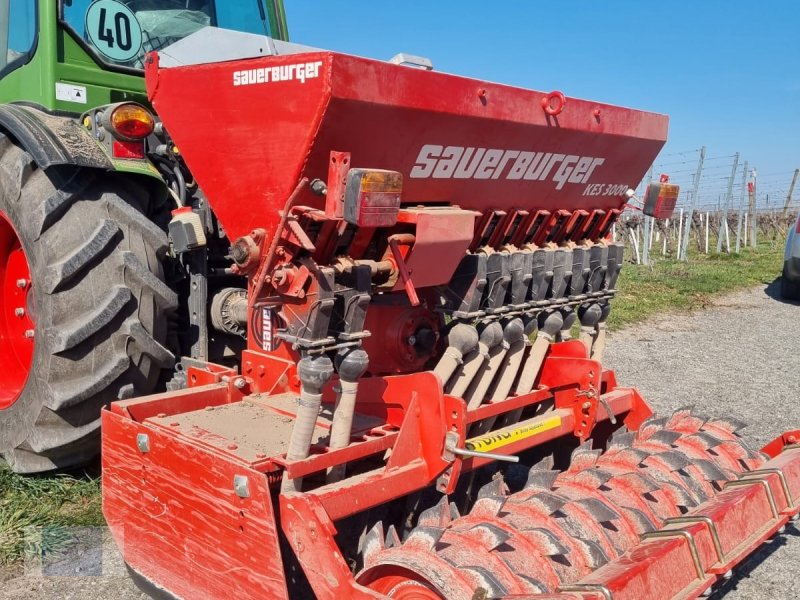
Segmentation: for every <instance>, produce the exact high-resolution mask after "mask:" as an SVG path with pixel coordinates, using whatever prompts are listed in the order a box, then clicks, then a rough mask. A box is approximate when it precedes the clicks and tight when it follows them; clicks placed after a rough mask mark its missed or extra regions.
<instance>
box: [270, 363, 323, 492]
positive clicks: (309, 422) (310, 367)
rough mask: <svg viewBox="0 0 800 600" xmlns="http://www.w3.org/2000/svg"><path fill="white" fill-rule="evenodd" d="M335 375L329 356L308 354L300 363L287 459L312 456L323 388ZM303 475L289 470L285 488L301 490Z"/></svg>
mask: <svg viewBox="0 0 800 600" xmlns="http://www.w3.org/2000/svg"><path fill="white" fill-rule="evenodd" d="M331 375H333V363H332V362H331V359H330V358H328V357H327V356H324V355H323V356H317V357H314V358H312V357H310V356H306V357H304V358H303V359H302V360H300V362H299V363H297V376H298V377H299V378H300V397H299V398H298V399H297V416H296V417H295V421H294V427H292V435H291V437H290V438H289V449H288V450H287V452H286V459H287V460H290V461H292V460H303V459H304V458H308V454H309V452H310V450H311V442H312V440H313V438H314V429H315V428H316V426H317V417H318V416H319V409H320V406H322V388H323V387H324V386H325V384H326V383H328V380H329V379H330V378H331ZM302 487H303V478H302V477H296V478H295V479H289V477H288V476H287V474H286V473H284V475H283V481H282V482H281V492H283V493H284V494H285V493H288V492H300V491H302Z"/></svg>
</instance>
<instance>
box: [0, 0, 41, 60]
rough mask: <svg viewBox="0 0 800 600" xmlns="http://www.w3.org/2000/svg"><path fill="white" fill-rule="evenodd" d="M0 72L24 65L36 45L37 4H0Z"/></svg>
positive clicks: (29, 0)
mask: <svg viewBox="0 0 800 600" xmlns="http://www.w3.org/2000/svg"><path fill="white" fill-rule="evenodd" d="M0 23H2V31H1V32H0V70H1V71H2V72H4V73H6V72H8V71H10V70H12V69H14V68H16V67H18V66H21V65H23V64H24V63H25V62H26V61H27V59H28V57H29V56H30V54H31V52H32V51H33V48H34V46H35V44H36V2H35V1H34V0H10V1H8V2H0Z"/></svg>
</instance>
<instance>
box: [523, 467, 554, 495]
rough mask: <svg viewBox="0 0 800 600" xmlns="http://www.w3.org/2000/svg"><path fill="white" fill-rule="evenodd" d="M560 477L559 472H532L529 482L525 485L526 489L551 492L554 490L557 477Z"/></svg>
mask: <svg viewBox="0 0 800 600" xmlns="http://www.w3.org/2000/svg"><path fill="white" fill-rule="evenodd" d="M558 476H559V472H558V471H539V470H531V471H530V472H529V473H528V481H527V482H526V483H525V489H535V490H542V491H550V490H551V489H553V483H555V480H556V477H558Z"/></svg>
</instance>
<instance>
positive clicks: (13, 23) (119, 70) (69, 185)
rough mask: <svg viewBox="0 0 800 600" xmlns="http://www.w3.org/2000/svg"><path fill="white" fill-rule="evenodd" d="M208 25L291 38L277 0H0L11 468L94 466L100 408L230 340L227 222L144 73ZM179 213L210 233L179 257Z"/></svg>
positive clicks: (2, 446)
mask: <svg viewBox="0 0 800 600" xmlns="http://www.w3.org/2000/svg"><path fill="white" fill-rule="evenodd" d="M206 27H217V28H221V29H229V30H236V31H240V32H245V33H250V34H258V35H259V36H264V35H266V36H269V37H270V38H272V39H275V40H286V39H287V29H286V19H285V14H284V10H283V4H282V2H281V1H279V0H275V1H273V0H226V1H225V2H222V1H221V0H219V1H214V0H94V1H90V0H58V1H53V0H38V1H34V0H0V103H2V104H0V273H1V274H2V278H1V279H0V285H2V290H0V454H2V457H3V458H4V459H5V460H6V461H7V462H8V464H9V465H10V467H11V468H12V469H13V470H14V471H16V472H18V473H37V472H43V471H49V470H54V469H65V468H70V467H74V466H78V465H81V464H83V463H85V462H87V461H89V460H91V459H92V458H93V457H94V456H96V455H97V453H98V451H99V426H100V410H101V408H102V407H103V406H105V405H107V404H108V403H109V402H112V401H114V400H116V399H118V398H129V397H134V396H140V395H144V394H148V393H151V392H153V391H156V390H158V389H159V388H161V389H164V388H165V387H166V386H167V385H180V383H177V384H175V383H174V379H175V374H176V373H177V375H178V376H179V375H180V367H181V364H180V361H179V360H178V359H179V358H180V357H183V356H186V357H188V358H187V359H186V360H190V359H191V358H192V357H194V358H197V359H207V358H209V357H211V358H218V359H219V360H224V355H225V353H226V349H229V347H230V346H232V345H235V344H236V339H235V338H236V335H235V334H236V329H235V327H228V328H227V329H226V327H225V326H223V327H220V328H218V330H214V331H211V329H212V328H211V327H210V326H209V323H208V321H209V315H208V314H207V312H208V311H207V309H206V307H207V306H208V304H210V303H211V302H210V301H211V298H212V295H213V294H214V292H215V290H219V289H222V290H227V289H236V288H229V287H225V285H226V277H227V278H230V277H231V276H230V274H229V273H228V272H227V271H226V270H225V269H224V268H219V269H215V267H214V264H213V261H214V260H215V257H219V256H223V257H224V255H225V254H226V253H227V247H228V244H227V242H226V240H225V238H224V232H223V231H221V230H220V229H219V228H218V227H215V224H214V219H213V215H211V214H210V213H208V211H207V209H204V201H203V197H202V193H201V192H200V191H199V190H197V186H196V185H195V184H194V183H193V182H192V180H191V174H190V173H189V172H188V170H186V167H185V165H184V164H183V162H182V160H181V157H180V153H179V150H178V149H177V148H175V147H174V145H173V144H171V141H170V139H169V136H168V133H167V132H166V131H165V130H164V128H163V127H162V126H161V124H160V123H159V122H158V119H157V118H156V117H155V116H154V115H153V114H152V112H151V109H150V108H149V106H148V104H147V97H146V94H145V87H144V79H143V71H142V68H143V65H144V61H145V59H146V55H147V53H148V52H150V51H153V50H159V49H162V48H165V47H167V46H170V45H172V44H174V43H175V42H179V41H181V40H184V39H186V38H188V37H190V36H191V35H193V34H195V33H197V32H199V31H200V30H201V29H204V28H206ZM199 35H201V36H202V35H203V34H199ZM260 39H263V37H261V38H260ZM181 207H182V210H183V211H187V210H188V211H190V212H191V213H192V214H193V215H197V217H199V218H202V219H203V227H204V228H205V229H206V230H207V231H208V233H209V237H210V238H212V239H209V242H208V244H207V247H205V246H204V247H203V248H200V249H199V250H195V251H193V252H184V253H183V254H180V255H178V254H176V253H175V251H174V248H173V245H172V244H171V243H170V241H169V239H168V236H167V228H168V224H169V222H170V220H171V219H172V218H173V217H172V212H173V211H175V210H176V209H179V208H181ZM215 244H216V245H215ZM216 272H218V277H217V279H216V280H214V279H213V278H212V277H211V275H212V274H215V273H216ZM209 282H211V283H209ZM228 295H231V294H230V293H229V294H228ZM179 297H180V298H181V301H180V302H179ZM178 306H181V307H187V308H182V309H180V310H179V309H178ZM239 341H241V340H239ZM215 353H216V354H215ZM209 354H210V356H209ZM171 381H173V383H170V382H171Z"/></svg>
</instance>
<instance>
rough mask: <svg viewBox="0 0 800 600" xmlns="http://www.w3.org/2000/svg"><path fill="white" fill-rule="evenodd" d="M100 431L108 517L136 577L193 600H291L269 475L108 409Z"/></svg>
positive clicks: (105, 507) (105, 508) (104, 507)
mask: <svg viewBox="0 0 800 600" xmlns="http://www.w3.org/2000/svg"><path fill="white" fill-rule="evenodd" d="M102 427H103V513H104V514H105V517H106V520H107V521H108V524H109V527H110V528H111V531H112V533H113V535H114V538H115V540H116V542H117V545H118V546H119V548H120V549H121V550H122V552H123V555H124V556H125V561H126V562H127V563H128V564H129V565H130V566H131V567H132V568H133V569H134V570H135V571H136V572H137V573H139V574H140V575H142V576H143V577H144V578H145V579H147V580H149V581H151V582H154V583H156V584H157V585H158V586H160V587H163V588H164V589H166V590H167V591H168V592H169V593H170V594H172V595H174V596H177V597H180V598H187V599H189V598H191V599H192V600H227V599H230V600H234V599H235V600H264V599H265V598H275V599H281V598H288V595H287V591H286V583H285V578H284V573H283V566H282V562H281V555H280V549H279V546H278V536H277V532H276V529H275V527H276V523H275V515H274V513H273V507H272V502H271V500H270V493H269V489H268V487H267V481H266V477H265V476H264V474H262V473H258V472H256V471H253V470H252V469H250V468H249V467H248V466H246V465H245V464H237V463H235V462H232V461H225V460H220V458H219V455H217V454H214V453H212V452H209V451H208V450H206V449H202V448H200V447H198V446H194V445H192V444H188V443H186V441H185V440H181V439H180V438H178V437H177V436H174V435H169V432H164V431H163V430H162V429H160V428H159V427H154V426H152V425H147V424H141V423H136V422H134V421H132V420H130V419H128V418H126V417H124V416H122V415H119V414H115V413H112V412H110V411H103V422H102ZM140 433H142V434H146V435H147V436H148V444H149V451H148V452H146V453H144V452H142V451H141V449H140V448H139V445H138V444H137V434H140ZM236 475H240V476H245V477H247V480H248V491H249V497H247V498H240V497H239V496H238V495H237V494H236V493H235V492H234V487H233V483H234V477H235V476H236Z"/></svg>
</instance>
